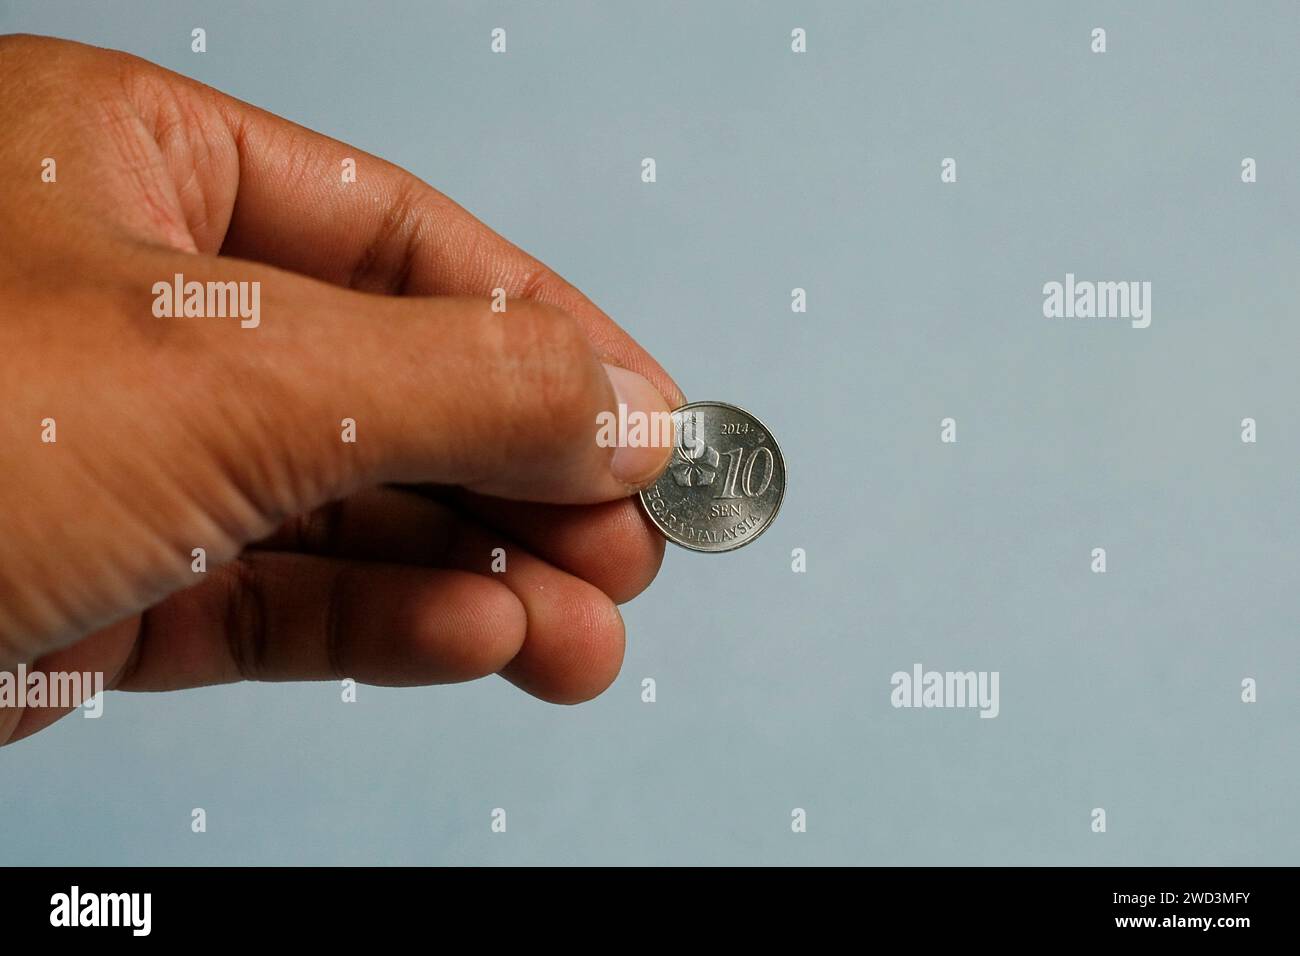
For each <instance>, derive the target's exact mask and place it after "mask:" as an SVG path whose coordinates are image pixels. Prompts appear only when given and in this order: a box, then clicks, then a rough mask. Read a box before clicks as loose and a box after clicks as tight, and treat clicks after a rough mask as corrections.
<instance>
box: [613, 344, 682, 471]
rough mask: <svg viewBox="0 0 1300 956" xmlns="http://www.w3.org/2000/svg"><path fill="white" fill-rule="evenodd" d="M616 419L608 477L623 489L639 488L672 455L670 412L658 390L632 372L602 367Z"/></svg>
mask: <svg viewBox="0 0 1300 956" xmlns="http://www.w3.org/2000/svg"><path fill="white" fill-rule="evenodd" d="M605 374H606V375H608V376H609V382H610V384H611V385H613V386H614V400H615V402H616V403H617V406H618V407H617V408H615V409H614V411H615V414H616V415H617V417H618V422H617V424H618V427H617V434H616V436H614V437H615V443H614V456H613V458H611V459H610V463H609V470H610V473H611V474H613V476H614V477H615V478H616V479H617V480H618V481H621V482H622V483H623V484H625V485H641V484H645V483H646V482H648V481H650V480H651V479H652V478H655V477H657V476H658V475H659V473H660V472H661V471H663V470H664V466H666V465H667V464H668V458H669V456H670V455H671V454H672V447H673V424H672V418H671V412H672V409H670V408H669V407H668V403H667V402H665V401H664V397H663V396H662V395H660V394H659V389H657V388H655V387H654V386H653V385H651V384H650V382H649V380H648V379H645V378H642V377H641V376H640V375H638V374H637V373H636V372H629V371H628V370H627V369H625V368H619V367H618V366H617V365H606V366H605Z"/></svg>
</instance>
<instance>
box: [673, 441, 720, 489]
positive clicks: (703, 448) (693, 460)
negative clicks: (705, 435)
mask: <svg viewBox="0 0 1300 956" xmlns="http://www.w3.org/2000/svg"><path fill="white" fill-rule="evenodd" d="M701 459H702V460H701ZM720 461H721V459H720V458H719V457H718V453H717V451H716V450H715V449H712V448H710V447H709V446H708V445H706V444H704V442H699V451H697V452H695V453H694V454H692V453H691V451H690V450H688V449H687V448H686V447H685V446H683V445H680V444H679V445H678V446H677V452H676V454H674V455H673V463H672V466H671V471H672V473H673V479H674V480H675V481H676V482H677V483H678V484H679V485H681V486H682V487H683V488H694V487H698V486H699V485H711V484H713V479H714V478H716V477H717V475H718V472H717V468H718V463H719V462H720ZM706 466H707V467H706Z"/></svg>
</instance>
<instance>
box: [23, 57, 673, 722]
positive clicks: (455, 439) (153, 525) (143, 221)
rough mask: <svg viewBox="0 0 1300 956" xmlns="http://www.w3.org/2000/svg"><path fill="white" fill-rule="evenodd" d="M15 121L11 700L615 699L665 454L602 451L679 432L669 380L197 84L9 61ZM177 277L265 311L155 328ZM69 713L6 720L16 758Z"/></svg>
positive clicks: (580, 305) (381, 180)
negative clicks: (241, 691)
mask: <svg viewBox="0 0 1300 956" xmlns="http://www.w3.org/2000/svg"><path fill="white" fill-rule="evenodd" d="M0 88H3V89H4V90H5V91H6V95H5V97H4V98H3V101H0V128H2V129H3V130H4V131H5V135H4V138H3V141H2V142H0V168H2V169H3V171H4V176H5V189H4V191H3V192H0V448H3V457H2V458H0V670H8V671H13V670H14V669H15V668H16V667H17V665H18V664H19V663H20V662H21V663H23V664H25V665H27V667H28V669H29V671H31V670H32V669H35V670H40V671H47V672H48V671H62V672H69V671H77V672H102V673H103V674H104V679H105V681H106V685H107V686H108V687H110V688H116V689H120V690H141V691H145V690H172V689H179V688H186V687H196V686H200V685H205V684H216V683H222V682H227V681H236V680H244V679H248V680H268V681H281V680H325V679H339V678H345V677H350V678H354V679H356V680H357V681H358V682H369V683H374V684H387V685H409V684H433V683H440V682H448V681H463V680H470V679H473V678H477V677H480V676H483V675H487V674H492V673H498V672H499V673H501V674H502V675H503V676H505V677H506V678H507V679H508V680H510V681H512V682H513V683H514V684H516V685H518V686H519V687H521V688H523V689H524V690H526V691H528V692H529V693H531V694H534V695H536V696H538V697H541V698H543V699H546V700H550V701H558V702H576V701H580V700H585V699H588V698H590V697H592V696H594V695H596V694H598V693H599V692H600V691H601V690H603V689H604V688H605V687H606V686H607V685H608V684H609V683H610V681H612V680H613V678H614V676H615V675H616V674H617V672H618V668H619V666H620V664H621V662H622V655H623V625H622V621H621V619H620V617H619V614H618V610H617V608H616V604H617V603H618V602H622V601H626V600H628V599H630V598H631V597H633V596H635V595H636V594H637V593H639V592H640V591H641V590H642V589H643V588H645V587H646V586H647V584H649V582H650V581H651V579H652V578H653V577H654V575H655V573H656V571H657V570H658V567H659V563H660V561H661V560H662V557H663V542H662V540H661V539H660V538H659V536H658V535H657V534H655V533H654V532H653V531H652V530H651V529H650V527H649V525H648V523H647V522H646V521H645V520H644V519H643V517H642V515H641V514H640V512H639V511H638V509H637V507H636V505H635V502H633V501H632V500H630V499H629V498H628V495H629V494H630V493H632V492H633V491H634V490H635V489H637V488H638V487H641V486H644V485H645V484H647V483H648V482H649V481H651V480H653V478H654V477H655V476H656V475H657V474H658V473H659V472H660V471H662V469H663V467H664V466H665V465H666V464H667V459H668V455H669V452H670V449H669V448H665V447H650V448H619V449H609V448H603V447H599V445H598V442H597V440H596V434H597V428H596V424H597V415H598V414H599V413H600V412H604V411H611V410H614V409H615V408H616V405H617V403H620V402H621V403H623V404H625V405H627V406H628V408H629V410H631V411H643V412H647V413H658V414H663V413H664V412H666V411H667V410H668V409H669V408H672V407H675V406H676V405H678V404H681V403H682V401H683V399H682V395H681V392H680V391H679V390H678V389H677V387H676V386H675V385H674V384H673V382H672V381H671V379H669V378H668V376H667V375H666V374H665V373H664V371H663V370H662V369H661V368H660V367H659V366H658V365H657V364H656V363H655V361H654V360H653V359H651V358H650V356H649V355H647V354H646V353H645V352H644V351H642V350H641V348H640V347H639V346H637V344H636V343H635V342H633V341H632V340H631V339H630V338H629V337H628V336H627V335H626V334H625V333H624V332H623V331H622V330H621V329H619V328H618V327H617V326H616V325H615V324H614V323H613V322H612V321H610V319H609V318H608V317H607V316H605V315H604V314H603V313H602V312H601V311H600V310H599V309H597V308H596V307H595V306H594V305H592V303H591V302H589V301H588V300H587V299H586V298H585V297H583V295H582V294H581V293H579V292H578V291H577V290H575V289H574V288H573V287H572V286H570V285H569V284H567V283H566V282H564V280H562V279H560V278H559V277H558V276H556V275H555V273H553V272H551V271H550V270H549V269H547V268H546V267H545V266H543V265H542V264H540V263H539V262H537V261H536V260H535V259H532V258H531V257H529V256H528V255H526V254H525V253H523V252H522V251H520V250H519V249H517V248H516V247H514V246H513V245H511V244H510V243H508V242H506V241H505V240H504V239H502V238H501V237H499V236H497V235H496V234H495V233H493V232H492V231H491V230H489V229H487V228H486V227H485V226H483V225H482V224H481V223H479V222H478V221H476V220H475V219H474V218H473V217H472V216H470V215H469V214H468V213H466V212H465V211H464V210H463V209H461V208H460V207H458V206H457V205H455V204H454V203H453V202H451V201H450V200H449V199H447V198H446V197H444V196H442V195H441V194H439V193H438V192H436V191H435V190H433V189H432V188H430V187H429V186H427V185H425V184H424V183H422V182H420V181H419V180H417V179H415V178H414V177H412V176H411V175H409V174H407V173H405V172H403V171H402V170H400V169H398V168H396V167H394V166H391V165H389V164H387V163H385V162H383V161H382V160H379V159H377V158H375V157H372V156H368V155H366V154H365V153H362V152H360V151H359V150H356V149H353V148H352V147H350V146H346V145H344V144H342V143H339V142H336V141H334V140H331V139H328V138H326V137H324V136H321V135H318V134H316V133H313V132H311V131H309V130H306V129H303V128H301V127H298V126H295V125H293V124H292V123H289V122H287V121H285V120H283V119H280V118H279V117H276V116H273V115H271V114H269V113H266V112H264V111H262V110H258V109H256V108H254V107H251V106H249V105H247V104H245V103H241V102H239V101H237V100H234V99H231V98H230V97H227V96H225V95H223V94H221V93H219V92H217V91H215V90H212V89H210V88H207V87H205V86H202V85H201V84H198V83H195V82H192V81H190V80H187V79H185V78H183V77H180V76H177V75H175V74H173V73H170V72H168V71H166V70H163V69H161V68H159V67H157V66H154V65H152V64H149V63H146V62H144V61H141V60H139V59H136V58H134V57H131V56H127V55H125V54H121V53H115V52H110V51H105V50H99V49H95V48H93V47H87V46H82V45H80V44H75V43H70V42H63V41H57V40H49V39H43V38H37V37H21V36H20V37H4V38H0ZM47 158H48V159H52V160H54V164H55V165H54V166H53V167H49V164H48V163H46V162H45V160H46V159H47ZM348 158H351V159H353V160H355V164H356V179H355V181H354V182H343V181H342V179H343V176H342V171H343V169H344V160H346V159H348ZM51 173H52V174H53V177H54V181H52V182H51V181H46V179H48V178H49V174H51ZM177 274H180V275H181V276H183V281H184V283H190V282H198V283H204V284H205V285H203V286H201V287H199V288H200V289H207V288H208V286H207V285H206V284H207V283H215V282H222V283H224V282H234V283H243V284H245V285H244V286H242V287H236V286H214V287H213V288H215V289H216V290H217V291H218V292H219V293H221V294H224V292H222V290H231V291H233V290H236V289H237V288H240V289H241V291H246V292H247V295H246V296H245V299H244V300H243V304H244V305H246V306H248V308H246V309H245V310H244V311H243V312H239V313H238V314H237V315H234V316H230V317H221V316H220V315H214V314H207V315H205V316H203V317H193V316H191V317H184V315H183V314H182V315H181V316H180V317H175V315H174V313H173V317H165V316H164V317H160V316H159V315H158V314H156V313H158V312H164V313H165V312H166V311H167V303H166V302H165V301H164V300H166V299H168V298H170V295H169V293H168V292H166V291H165V289H166V287H168V286H173V284H174V282H175V278H174V277H175V276H176V275H177ZM253 283H257V284H258V285H257V286H254V285H253ZM183 288H184V287H183ZM497 288H502V289H504V290H505V296H506V302H507V305H506V311H505V312H504V313H501V312H494V311H493V309H492V296H493V290H494V289H497ZM254 290H256V295H257V298H256V299H254V294H255V293H254ZM205 296H208V294H207V293H205ZM195 301H196V302H197V301H198V300H197V299H196V300H195ZM203 301H204V303H205V308H209V309H210V310H211V311H215V312H220V311H221V309H220V305H221V302H222V299H221V296H220V295H218V296H217V298H216V299H215V300H214V299H212V298H211V297H210V296H208V297H205V298H204V300H203ZM230 302H231V303H232V305H231V310H232V311H233V309H234V306H233V303H234V302H235V299H234V298H232V299H231V300H230ZM254 303H256V309H254V308H253V307H252V306H253V304H254ZM183 306H184V302H183V301H182V302H178V303H175V307H176V309H178V310H180V311H182V313H183V311H184V309H183ZM254 312H255V313H256V315H254ZM254 319H255V321H254ZM345 419H350V420H352V422H354V437H355V441H345V440H344V439H345V438H346V437H347V431H346V429H347V425H346V423H345ZM51 439H53V440H51ZM528 502H533V503H528ZM495 548H503V549H504V554H505V562H506V570H505V571H504V573H497V572H496V571H494V570H493V568H492V564H493V549H495ZM196 549H203V550H202V555H203V556H204V557H205V559H206V570H205V571H204V570H199V571H196V567H198V565H199V561H198V557H197V556H196ZM498 566H499V562H498ZM64 712H66V708H63V709H58V708H41V709H36V708H31V709H27V710H23V709H22V708H16V707H8V708H0V743H4V742H7V741H13V740H18V739H20V738H22V737H25V736H28V735H30V734H32V733H34V732H35V731H37V730H40V729H41V728H43V727H45V726H46V725H48V724H49V723H51V722H53V721H54V720H55V719H57V718H58V716H60V715H61V714H62V713H64Z"/></svg>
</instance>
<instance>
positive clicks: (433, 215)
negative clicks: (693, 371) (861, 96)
mask: <svg viewBox="0 0 1300 956" xmlns="http://www.w3.org/2000/svg"><path fill="white" fill-rule="evenodd" d="M133 68H134V69H136V70H140V71H144V72H145V73H146V74H149V77H150V78H149V79H148V80H147V81H146V82H144V83H139V84H136V85H135V86H134V87H133V89H134V90H135V93H134V95H135V97H136V99H137V107H138V108H139V109H141V110H146V111H147V110H153V111H161V112H162V113H166V114H168V115H162V116H155V117H154V118H155V119H157V120H161V121H162V122H161V123H160V124H159V125H160V126H161V127H162V128H166V127H167V125H168V124H167V121H168V120H172V119H176V120H177V121H181V120H183V121H185V122H190V123H192V122H194V121H195V119H196V117H197V118H198V120H199V122H201V123H202V124H203V125H204V136H205V138H206V139H208V140H209V141H210V142H209V147H211V146H212V145H214V143H215V145H216V146H217V147H218V148H208V149H207V150H206V155H205V157H204V159H205V162H204V163H202V164H196V167H195V169H194V170H192V173H193V175H195V176H196V177H197V178H198V179H199V181H200V182H201V184H202V188H203V191H204V199H205V207H206V209H207V211H208V216H209V221H211V222H218V223H219V222H222V221H225V220H227V219H228V221H229V225H228V227H227V229H226V231H225V235H224V238H223V239H222V240H221V250H220V251H222V252H224V253H228V254H231V255H235V256H238V257H240V258H246V259H256V260H259V261H261V262H265V263H267V264H269V265H274V266H278V267H280V268H283V269H289V270H291V271H294V272H298V273H301V274H303V275H308V276H312V277H313V278H317V279H322V280H324V281H327V282H331V283H334V284H336V285H342V286H347V287H349V288H355V289H359V290H362V291H368V292H388V293H393V294H397V295H469V296H491V295H493V294H494V291H495V290H496V289H503V290H504V292H505V295H506V297H507V298H519V299H530V300H533V301H536V302H541V303H544V304H547V305H553V306H557V307H559V308H561V309H563V310H564V311H565V312H568V313H569V314H570V315H572V316H573V317H575V318H576V319H577V320H578V321H579V323H580V324H581V325H582V327H583V328H584V330H585V331H586V333H587V336H588V338H589V339H590V341H591V343H592V346H593V348H594V349H595V350H596V352H597V354H598V355H599V357H600V358H601V359H602V360H603V361H606V362H609V363H610V364H614V365H619V366H622V367H623V368H627V369H630V370H631V371H634V372H637V373H639V374H640V375H642V376H644V377H645V378H648V379H649V380H650V381H651V382H652V383H653V384H654V385H655V386H656V387H657V388H658V389H659V391H660V392H661V393H662V394H663V395H664V397H665V398H666V399H667V400H668V402H669V405H670V407H675V406H676V405H680V404H683V403H684V401H685V398H684V396H683V394H682V391H681V389H680V388H678V386H677V384H676V383H675V382H674V381H673V380H672V378H671V377H670V376H669V375H668V373H667V372H666V371H664V369H663V367H662V366H661V365H660V364H659V363H658V362H656V361H655V360H654V359H653V358H652V357H651V356H650V354H649V353H648V352H646V350H645V349H643V348H642V347H641V346H640V345H638V344H637V343H636V341H635V340H634V339H633V338H632V337H631V336H630V335H628V334H627V333H626V332H625V331H624V330H623V329H622V328H620V327H619V326H618V325H617V324H616V323H615V322H614V321H613V320H612V319H610V317H609V316H608V315H606V314H605V313H604V312H603V311H601V309H599V308H598V307H597V306H596V305H595V304H594V303H593V302H592V301H591V300H590V299H588V298H587V297H586V296H585V295H583V294H582V293H581V292H579V291H578V290H577V289H576V288H575V287H574V286H573V285H571V284H570V283H569V282H567V281H565V280H564V279H563V278H561V277H560V276H559V275H558V274H557V273H556V272H555V271H554V270H553V269H550V268H549V267H548V266H546V265H545V264H543V263H542V262H540V261H539V260H537V259H536V258H534V257H533V256H531V255H529V254H528V253H526V252H524V251H523V250H522V249H520V248H519V247H518V246H516V245H514V244H513V243H511V242H509V241H508V240H506V239H505V238H503V237H502V236H500V235H498V234H497V233H495V232H494V231H492V230H491V229H489V228H488V227H487V226H486V225H484V224H483V223H482V222H480V221H479V220H478V219H476V218H475V217H474V216H472V215H470V213H469V212H467V211H466V210H465V209H463V208H462V207H461V206H459V205H457V204H456V203H455V202H453V201H452V200H451V199H449V198H448V197H446V196H444V195H443V194H442V193H440V192H438V190H436V189H434V188H433V187H432V186H430V185H429V184H427V183H425V182H423V181H422V180H420V179H419V178H417V177H416V176H414V175H412V174H411V173H408V172H407V171H406V170H404V169H402V168H400V167H398V166H395V165H393V164H392V163H389V162H386V161H384V160H382V159H380V158H378V157H376V156H372V155H370V154H369V153H366V152H364V151H363V150H359V149H357V148H355V147H353V146H349V145H347V144H346V143H342V142H339V141H338V140H335V139H332V138H330V137H328V136H325V135H322V134H320V133H317V132H314V131H313V130H310V129H307V128H305V127H303V126H299V125H298V124H296V123H293V122H290V121H289V120H286V119H284V118H282V117H280V116H277V115H275V114H273V113H269V112H267V111H266V110H262V109H259V108H257V107H255V106H252V105H250V104H248V103H245V102H243V101H241V100H237V99H235V98H233V97H230V96H227V95H225V94H223V93H220V92H218V91H216V90H214V89H212V88H210V87H206V86H203V85H202V84H199V83H197V82H195V81H192V80H189V79H187V78H185V77H182V76H180V75H178V74H173V73H170V72H169V71H166V70H162V68H160V67H157V66H155V65H153V64H150V63H147V62H145V61H134V67H133ZM159 73H161V74H163V75H165V77H166V79H167V82H168V85H169V86H174V87H175V88H176V92H179V93H180V94H181V95H180V96H179V97H176V96H172V97H159V96H157V85H158V84H157V79H158V76H157V74H159ZM128 88H132V87H131V85H130V84H128ZM186 100H190V101H192V102H186ZM195 105H198V106H199V107H200V108H198V109H195V108H193V107H194V106H195ZM172 112H174V113H176V114H177V115H176V116H175V117H173V116H172V115H170V113H172ZM349 160H351V161H352V164H354V168H355V179H349V177H347V176H346V175H345V171H346V170H347V169H348V168H349V166H348V164H347V161H349ZM232 164H233V168H231V166H232ZM173 175H175V172H174V173H173ZM200 251H209V252H215V251H217V250H215V249H206V250H205V249H200Z"/></svg>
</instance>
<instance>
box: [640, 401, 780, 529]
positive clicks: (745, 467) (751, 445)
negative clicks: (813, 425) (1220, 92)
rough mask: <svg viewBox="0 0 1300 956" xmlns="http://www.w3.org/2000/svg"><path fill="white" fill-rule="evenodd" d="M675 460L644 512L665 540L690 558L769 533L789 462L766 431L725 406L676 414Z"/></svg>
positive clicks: (649, 492)
mask: <svg viewBox="0 0 1300 956" xmlns="http://www.w3.org/2000/svg"><path fill="white" fill-rule="evenodd" d="M672 415H673V429H674V432H675V433H676V442H677V444H676V447H675V448H674V449H673V457H672V461H671V462H670V463H669V465H668V470H667V471H665V472H664V473H663V474H662V475H661V476H660V477H659V480H658V481H656V482H655V483H654V484H653V485H651V486H650V487H649V488H647V489H645V490H644V491H642V492H641V506H642V507H643V508H644V509H645V512H646V514H647V515H649V516H650V520H651V521H652V522H654V525H655V527H657V528H658V529H659V530H660V531H661V532H662V533H663V536H664V537H665V538H667V539H668V540H669V541H671V542H673V543H674V544H679V545H681V546H682V547H683V548H689V549H690V550H692V551H733V550H735V549H736V548H739V547H742V546H744V545H746V544H749V542H751V541H753V540H754V539H755V538H757V537H758V536H759V535H760V534H762V533H763V532H764V531H766V530H767V528H768V526H769V525H771V523H772V520H773V519H774V518H775V517H776V512H777V509H779V508H780V507H781V498H782V497H783V496H784V495H785V459H784V458H782V457H781V449H780V448H778V447H777V444H776V440H775V439H773V438H772V433H771V432H769V431H768V430H767V426H766V425H764V424H763V423H762V422H760V421H759V420H758V419H757V418H755V417H754V416H753V415H751V414H749V412H747V411H745V410H744V409H743V408H737V407H736V406H735V405H728V404H726V403H725V402H691V403H690V404H688V405H683V406H682V407H681V408H678V409H676V410H675V411H674V412H673V413H672Z"/></svg>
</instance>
